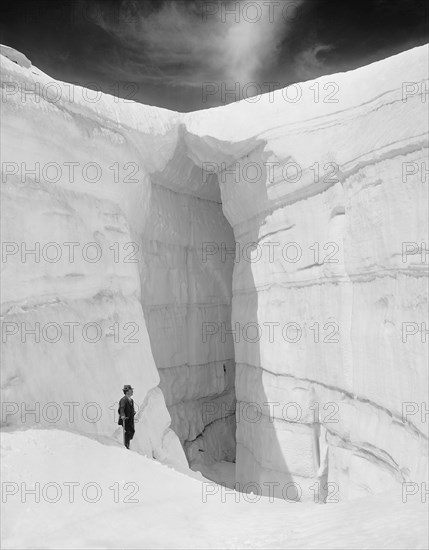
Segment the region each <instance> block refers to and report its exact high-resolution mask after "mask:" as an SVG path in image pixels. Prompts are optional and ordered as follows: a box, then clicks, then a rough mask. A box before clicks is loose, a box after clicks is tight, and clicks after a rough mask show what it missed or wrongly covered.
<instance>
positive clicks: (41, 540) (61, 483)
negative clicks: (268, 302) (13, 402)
mask: <svg viewBox="0 0 429 550" xmlns="http://www.w3.org/2000/svg"><path fill="white" fill-rule="evenodd" d="M1 455H2V481H3V484H2V489H3V490H2V493H3V494H2V520H3V536H4V539H3V545H2V548H14V549H18V548H19V549H20V550H21V549H24V548H37V549H40V548H47V549H59V548H85V549H87V548H106V549H110V548H140V549H143V548H312V549H313V548H329V549H334V548H341V549H344V548H359V549H363V548H401V549H403V548H407V549H410V548H419V549H423V548H427V534H428V533H427V505H426V504H422V499H421V498H420V495H416V496H415V497H412V498H409V501H408V502H407V503H403V502H402V498H401V495H400V494H392V493H389V494H382V495H378V496H374V497H369V498H365V499H359V500H354V501H349V502H343V503H338V504H327V505H317V504H313V503H310V504H308V503H307V504H301V503H290V502H286V501H283V500H273V501H272V502H270V499H269V498H259V499H257V498H256V500H257V502H253V503H252V502H249V500H250V498H251V497H250V496H248V495H246V496H245V495H243V494H240V493H235V492H232V491H228V492H227V493H225V490H224V489H222V488H221V487H219V486H218V485H215V484H214V483H211V482H207V481H205V482H204V480H203V478H202V477H200V474H196V473H192V472H189V473H188V474H186V473H181V472H178V471H176V470H173V469H172V468H170V467H168V466H166V465H163V464H161V463H159V462H156V461H154V460H151V459H149V458H146V457H144V456H142V455H139V454H137V453H135V452H132V451H127V450H126V449H125V448H123V447H121V446H119V445H118V444H116V443H115V442H113V441H112V442H111V444H106V442H104V443H103V442H100V441H97V440H94V439H89V438H87V437H85V436H82V435H78V434H74V433H70V432H65V431H59V430H55V429H52V430H42V429H39V430H37V429H31V430H26V431H14V432H5V433H3V434H2V443H1ZM36 483H39V484H40V485H39V486H36ZM21 484H23V485H21ZM48 484H49V485H48ZM72 484H74V496H73V498H70V496H71V495H72ZM86 484H90V485H86ZM126 484H128V485H126ZM37 487H38V489H37ZM25 488H26V489H30V488H33V489H35V488H36V495H34V494H27V495H26V496H25V495H24V492H23V489H25ZM58 489H59V490H58ZM39 494H40V502H35V498H36V497H37V496H38V495H39ZM84 494H86V499H85V498H84V497H83V495H84ZM204 495H205V496H204ZM97 499H98V500H97ZM69 500H72V502H69ZM88 500H94V501H95V500H97V501H96V502H88ZM127 500H128V501H130V502H127ZM5 501H6V502H5ZM49 501H50V502H49Z"/></svg>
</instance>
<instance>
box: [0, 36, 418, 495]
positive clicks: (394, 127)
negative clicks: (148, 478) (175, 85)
mask: <svg viewBox="0 0 429 550" xmlns="http://www.w3.org/2000/svg"><path fill="white" fill-rule="evenodd" d="M1 60H2V87H3V88H2V90H3V96H2V133H3V135H2V201H3V213H4V215H3V224H4V229H3V241H4V243H6V244H4V245H3V258H2V275H3V280H4V291H3V296H2V316H3V318H2V319H3V346H2V348H3V356H4V357H3V364H4V372H3V380H2V401H3V402H6V403H9V405H8V407H9V408H8V409H7V414H6V417H5V418H4V422H5V423H6V425H8V426H10V427H11V428H14V427H22V425H23V421H22V416H21V412H22V411H21V408H22V403H26V404H27V405H28V407H33V408H34V407H36V410H37V405H36V403H39V406H40V408H41V409H42V412H43V410H45V412H46V410H47V409H43V407H46V404H47V403H49V402H57V403H70V402H75V403H78V405H76V410H77V414H76V415H75V418H74V419H73V422H71V421H70V415H68V414H65V413H64V411H62V412H63V414H62V415H61V417H60V418H58V419H57V420H56V422H55V426H56V427H60V428H64V429H71V430H75V431H79V432H83V433H91V434H94V435H97V436H99V437H105V436H109V437H111V436H114V437H119V430H118V428H117V426H116V425H115V423H114V412H115V402H116V401H117V399H118V398H119V397H120V395H119V396H118V392H119V394H120V385H121V384H123V383H132V384H133V386H134V387H135V388H136V392H135V396H136V398H137V403H138V405H139V417H138V418H139V422H138V424H137V426H138V428H137V434H136V440H135V441H136V443H135V447H134V448H136V449H137V450H139V451H140V452H142V453H145V454H149V455H151V454H152V455H153V456H155V457H157V458H161V459H164V460H169V461H171V462H173V463H177V464H184V463H185V454H184V453H183V449H184V450H185V452H186V456H187V459H188V461H189V462H191V463H192V464H193V465H197V464H198V463H200V462H204V463H210V461H219V460H230V461H232V460H234V459H236V474H237V481H238V482H239V483H240V485H241V487H244V486H245V484H246V483H249V482H256V483H259V484H260V485H261V486H263V484H264V483H265V484H275V483H278V485H277V486H276V487H278V488H281V487H282V486H283V485H284V484H285V483H288V482H295V483H299V486H300V487H302V489H303V499H305V498H306V496H308V494H311V487H312V486H313V485H314V483H315V482H320V483H321V484H322V485H323V486H326V487H327V490H328V492H329V491H330V490H331V489H332V490H333V491H337V490H339V492H340V496H341V497H342V498H347V497H351V496H356V495H360V494H365V493H367V492H378V491H380V490H383V489H387V488H389V487H390V486H392V485H395V484H397V483H401V482H402V481H408V480H411V481H416V482H419V481H421V480H423V479H424V478H425V476H426V474H427V417H425V416H424V411H423V408H424V405H425V403H426V406H427V360H426V358H425V354H426V345H425V337H424V330H425V327H426V325H425V324H424V323H425V322H426V317H427V260H426V262H425V258H424V250H423V249H424V243H427V226H426V218H427V196H426V192H427V164H425V162H426V158H427V117H426V113H427V95H426V93H425V90H426V88H425V86H427V50H426V48H425V47H422V48H415V49H413V50H410V51H408V52H404V53H403V54H400V55H398V56H395V57H392V58H389V59H386V60H384V61H381V62H378V63H375V64H372V65H370V66H367V67H364V68H361V69H358V70H356V71H353V72H349V73H342V74H337V75H331V76H328V77H323V78H320V79H318V80H316V81H311V82H306V83H304V84H299V85H296V86H294V87H290V88H289V89H287V90H279V91H276V92H274V93H272V94H266V95H264V96H260V97H258V98H255V99H253V100H252V101H241V102H239V103H235V104H231V105H228V106H226V107H222V108H217V109H210V110H207V111H202V112H195V113H189V114H179V113H174V112H170V111H166V110H163V109H158V108H154V107H148V106H144V105H139V104H135V103H132V102H124V101H122V100H118V98H114V97H112V96H108V95H102V94H96V93H95V92H93V91H90V90H85V89H84V88H80V87H78V86H72V85H69V84H65V83H61V82H57V81H55V80H52V79H50V78H49V77H48V76H47V75H45V74H43V73H42V72H41V71H39V70H38V69H36V68H34V67H31V66H30V67H28V66H20V64H19V56H18V57H16V59H15V62H14V61H13V60H11V59H8V58H6V57H2V58H1ZM17 60H18V61H17ZM58 167H60V170H58ZM425 170H426V171H425ZM24 172H25V173H24ZM36 243H40V244H39V246H40V247H41V252H40V254H39V256H37V250H38V249H37V244H36ZM47 243H54V244H53V245H51V247H50V248H49V249H48V248H47V247H46V245H47ZM55 243H56V244H55ZM58 243H59V244H58ZM67 243H68V244H67ZM70 243H77V244H75V245H73V247H72V245H70ZM44 246H45V248H43V247H44ZM426 246H427V244H426ZM404 247H405V248H404ZM72 248H73V250H74V252H75V254H74V259H73V261H70V250H71V249H72ZM23 249H24V252H26V251H27V252H28V250H27V249H35V250H36V252H35V253H34V254H33V255H31V254H30V253H28V254H27V255H24V257H23ZM404 250H405V251H406V252H407V253H406V254H403V252H404ZM232 251H235V258H234V256H233V254H232ZM60 252H61V257H60V258H58V257H56V256H55V254H59V253H60ZM52 257H54V258H57V259H56V261H52ZM23 260H25V261H23ZM37 260H38V261H37ZM37 323H38V325H37ZM72 324H73V326H74V327H75V330H76V332H75V334H74V338H73V341H72V342H71V341H70V326H71V325H72ZM88 324H89V325H88ZM37 326H38V327H39V332H40V334H37ZM58 326H59V327H61V329H62V332H61V334H60V336H59V337H58V334H57V333H58ZM83 327H86V328H83ZM29 328H33V329H34V330H36V333H33V334H23V331H25V330H28V329H29ZM88 331H90V332H88ZM97 331H99V332H100V333H99V334H98V332H97ZM231 331H233V332H231ZM38 336H39V338H38ZM56 338H58V339H57V341H55V340H56ZM236 400H237V402H236ZM91 402H95V403H96V404H97V405H98V406H99V407H100V410H101V411H102V415H101V417H100V418H97V421H94V422H90V421H88V418H87V417H88V415H89V413H88V410H89V409H88V410H86V409H85V414H86V417H85V415H83V414H81V413H82V411H81V410H80V408H82V407H83V406H85V404H88V403H91ZM14 403H17V404H18V405H17V406H16V407H14V405H13V404H14ZM404 407H405V410H406V411H407V412H408V414H407V415H405V416H404ZM97 410H98V408H97V407H96V406H95V405H94V406H93V407H92V409H91V411H92V412H91V414H92V415H93V414H94V411H97ZM234 411H235V413H236V414H234ZM39 416H40V418H39V420H40V422H41V423H42V424H44V425H49V420H48V419H47V418H46V414H41V415H39ZM170 419H171V426H170ZM37 420H38V418H37V413H36V414H35V415H33V416H31V415H29V416H28V418H27V420H26V424H28V423H30V424H35V423H37ZM24 424H25V423H24ZM179 441H180V443H181V445H180V444H179ZM327 483H331V485H330V486H328V485H326V484H327ZM265 486H268V485H265ZM276 490H277V488H276ZM279 496H280V495H279Z"/></svg>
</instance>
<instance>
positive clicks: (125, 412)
mask: <svg viewBox="0 0 429 550" xmlns="http://www.w3.org/2000/svg"><path fill="white" fill-rule="evenodd" d="M122 391H123V392H124V397H122V399H121V400H120V401H119V409H118V413H119V420H118V424H119V425H120V426H122V427H123V430H124V445H125V447H126V448H127V449H129V448H130V441H131V439H132V438H133V437H134V432H135V430H134V416H135V414H136V413H135V411H134V401H133V399H132V395H133V393H134V389H133V388H132V387H131V386H130V385H129V384H126V385H125V386H124V389H123V390H122Z"/></svg>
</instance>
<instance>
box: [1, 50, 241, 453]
mask: <svg viewBox="0 0 429 550" xmlns="http://www.w3.org/2000/svg"><path fill="white" fill-rule="evenodd" d="M15 59H19V56H13V60H15ZM2 65H3V82H2V85H3V103H2V124H3V131H4V135H5V136H7V141H5V142H4V143H3V148H2V156H3V160H4V163H3V165H2V167H3V168H4V170H3V172H4V173H3V183H4V185H2V193H3V197H4V198H3V209H4V212H5V217H4V227H5V230H4V233H3V239H4V241H5V248H4V251H5V258H4V263H3V268H4V269H3V277H4V284H5V287H6V288H7V290H6V292H5V293H4V294H3V304H2V308H3V310H2V311H3V313H2V314H3V327H4V331H5V335H4V359H5V363H6V372H5V383H4V387H3V398H4V400H5V401H6V402H7V403H10V405H9V408H8V409H7V410H6V418H5V419H4V420H5V422H6V424H12V425H16V424H18V425H28V424H30V425H31V424H32V423H39V422H40V423H42V424H48V425H49V423H50V419H49V418H48V410H49V411H50V413H53V412H55V411H54V408H53V407H54V405H49V406H48V405H47V403H50V402H53V401H55V402H57V401H59V402H60V403H61V409H65V410H63V411H61V412H62V413H63V414H62V417H61V418H59V419H57V421H56V422H52V423H51V424H55V425H57V426H58V425H60V426H66V427H67V428H69V429H73V428H74V429H76V430H78V431H83V432H88V433H94V432H95V433H97V434H99V435H106V434H107V435H109V434H112V433H114V434H115V435H116V436H119V434H118V428H117V426H116V425H115V424H114V422H113V420H114V419H115V418H116V408H117V407H116V406H115V401H117V399H118V398H119V397H120V395H121V391H120V390H121V384H123V383H132V384H133V386H134V387H135V398H136V402H138V404H139V405H140V411H139V417H138V418H139V423H138V430H137V434H136V438H135V441H134V448H136V449H138V450H141V451H142V452H146V453H149V454H150V451H152V452H153V454H154V455H155V456H157V457H158V456H164V457H165V456H166V457H167V458H168V459H170V458H171V456H172V457H173V458H174V460H179V462H181V463H184V456H185V455H184V454H183V451H182V450H181V448H180V444H179V439H180V441H181V443H182V445H183V446H184V447H185V448H186V449H187V452H188V456H189V457H191V455H192V460H191V459H190V460H191V461H192V462H198V461H199V460H203V461H204V460H208V461H210V460H214V457H216V458H217V459H218V460H221V459H223V458H229V459H230V460H233V459H234V458H235V439H234V437H235V425H234V423H231V422H230V421H229V420H228V421H227V417H228V416H233V415H234V411H235V395H234V361H233V354H234V350H233V345H232V344H229V345H228V344H224V343H221V342H219V341H218V340H217V339H216V340H215V339H214V338H211V337H210V335H208V336H207V338H204V337H203V335H202V328H203V324H204V323H211V324H213V323H218V322H220V321H223V320H228V321H229V319H230V315H231V288H232V266H233V262H232V261H231V259H230V260H229V261H227V262H221V261H219V259H218V258H214V259H211V258H210V257H208V258H204V256H203V254H204V247H205V246H206V245H205V243H211V242H217V241H219V240H222V241H225V242H230V243H231V246H233V243H234V237H233V233H232V229H231V227H230V226H229V224H228V222H227V221H226V219H225V217H224V215H223V212H222V206H221V201H220V190H219V186H218V184H217V181H216V179H215V178H211V179H210V178H209V179H208V180H207V181H206V182H204V181H203V178H202V170H201V167H199V166H197V165H195V163H194V162H193V161H192V160H190V159H189V158H188V157H187V155H186V148H187V144H186V130H185V129H184V127H183V124H181V122H180V120H179V117H178V114H177V113H172V112H169V111H165V110H162V109H156V108H151V107H147V106H143V105H137V104H134V103H132V102H124V103H123V102H122V101H121V102H118V98H113V97H111V96H106V95H102V94H100V96H99V97H97V94H94V92H91V91H90V90H86V89H84V88H80V87H75V86H71V85H67V84H64V83H60V82H57V81H54V80H52V79H50V78H49V77H48V76H47V75H44V74H43V73H41V71H39V70H38V69H36V68H34V67H33V68H31V69H29V68H28V67H20V66H19V65H18V64H14V63H12V61H10V60H9V59H6V58H3V57H2ZM72 245H73V246H72ZM37 246H38V247H39V249H38V251H39V253H38V255H37V256H32V255H31V253H29V254H25V252H26V251H27V250H30V249H33V250H34V249H35V247H37ZM97 253H98V255H99V257H97ZM23 254H24V257H23ZM56 254H60V255H61V257H60V258H59V260H57V259H56V257H55V256H56ZM71 257H72V259H71ZM51 258H52V259H51ZM35 327H36V329H38V334H37V335H31V334H30V333H27V331H28V329H34V328H35ZM71 328H72V330H73V331H75V332H76V334H75V333H74V332H73V333H72V336H70V331H71ZM58 329H59V330H60V331H61V337H60V338H59V339H58V340H56V334H55V331H56V330H57V331H58ZM97 330H98V331H100V337H99V338H97V336H98V335H97ZM87 331H89V332H88V333H87ZM91 331H92V332H91ZM71 340H73V341H71ZM155 366H156V367H157V368H158V369H156V368H155ZM30 373H31V374H30ZM59 385H61V388H59V389H58V390H57V389H55V392H54V396H53V397H52V399H51V398H49V397H48V394H51V393H52V391H53V388H57V386H59ZM160 389H161V390H162V393H161V391H160ZM118 394H119V395H118ZM18 396H19V398H18ZM70 401H72V402H79V405H78V406H77V410H76V412H77V413H81V414H80V415H79V414H78V417H77V418H75V416H76V415H74V414H73V419H72V420H70V413H69V407H70V405H67V406H66V405H64V403H69V402H70ZM16 402H19V403H25V404H27V405H28V408H32V407H38V408H39V409H40V411H41V414H38V415H37V417H36V416H31V414H26V415H25V420H24V421H22V418H21V411H20V409H21V408H22V406H21V405H19V407H18V409H19V410H15V408H14V405H12V403H16ZM36 402H37V403H38V404H37V405H36V404H35V403H36ZM89 402H95V403H96V406H95V405H94V406H93V407H92V409H91V411H92V415H93V416H94V413H95V411H96V408H97V407H98V406H99V407H100V409H101V411H102V412H103V413H104V414H102V418H101V419H98V418H97V420H96V421H94V422H89V421H88V420H87V418H86V417H87V416H88V414H87V412H88V410H87V409H85V408H84V407H86V405H87V404H88V403H89ZM45 409H46V410H45ZM79 409H81V410H79ZM45 413H46V414H45ZM170 418H171V427H172V429H173V431H174V432H175V433H176V434H177V435H178V436H179V439H177V437H175V436H174V433H173V431H172V430H171V429H170V427H169V426H170ZM209 424H210V434H211V435H210V437H209V442H208V443H207V444H206V443H205V440H204V434H203V432H204V430H205V427H206V425H209ZM226 428H227V429H226ZM216 433H218V434H219V437H218V438H217V439H218V440H219V442H218V445H217V448H215V446H214V445H213V442H214V441H216V437H214V436H213V434H216ZM149 440H150V441H149ZM223 440H225V445H223V443H222V441H223ZM185 443H186V446H185ZM231 449H233V451H234V452H233V453H232V452H231ZM170 455H171V456H170ZM210 457H211V458H210ZM173 458H171V459H172V460H173Z"/></svg>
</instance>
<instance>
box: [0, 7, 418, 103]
mask: <svg viewBox="0 0 429 550" xmlns="http://www.w3.org/2000/svg"><path fill="white" fill-rule="evenodd" d="M2 4H3V5H2V17H1V23H0V32H1V35H0V40H1V43H3V44H6V45H8V46H11V47H13V48H16V49H17V50H19V51H21V52H22V53H24V54H25V55H26V56H27V57H28V58H29V59H30V60H31V61H32V63H33V64H34V65H36V66H37V67H39V68H40V69H42V70H43V71H44V72H46V73H48V74H49V75H50V76H52V77H53V78H56V79H59V80H64V81H67V82H73V83H77V84H80V85H82V86H87V87H90V88H95V89H100V90H102V91H105V92H107V93H114V94H116V95H119V96H120V97H125V98H130V99H133V100H136V101H139V102H142V103H146V104H149V105H157V106H159V107H166V108H168V109H174V110H178V111H192V110H198V109H204V108H207V107H212V106H216V105H220V104H223V103H229V102H230V101H234V100H238V99H240V97H243V96H244V97H248V96H252V95H254V94H255V93H258V92H259V93H261V92H267V91H269V89H272V88H280V87H284V86H287V85H288V84H291V83H293V82H299V81H303V80H308V79H311V78H315V77H317V76H320V75H323V74H331V73H335V72H339V71H344V70H349V69H353V68H356V67H359V66H362V65H366V64H368V63H370V62H372V61H376V60H378V59H382V58H385V57H388V56H390V55H394V54H396V53H399V52H401V51H404V50H407V49H409V48H412V47H414V46H417V45H421V44H425V43H427V42H428V41H429V40H428V30H427V29H428V8H427V4H428V3H427V2H426V1H424V0H361V1H359V0H253V1H251V0H240V1H238V0H236V1H208V0H187V1H171V0H104V1H101V0H87V1H83V0H52V1H48V0H43V1H39V0H28V1H27V0H3V1H2ZM227 90H234V92H233V93H228V94H227V93H226V91H227Z"/></svg>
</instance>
